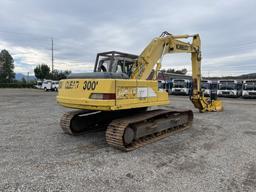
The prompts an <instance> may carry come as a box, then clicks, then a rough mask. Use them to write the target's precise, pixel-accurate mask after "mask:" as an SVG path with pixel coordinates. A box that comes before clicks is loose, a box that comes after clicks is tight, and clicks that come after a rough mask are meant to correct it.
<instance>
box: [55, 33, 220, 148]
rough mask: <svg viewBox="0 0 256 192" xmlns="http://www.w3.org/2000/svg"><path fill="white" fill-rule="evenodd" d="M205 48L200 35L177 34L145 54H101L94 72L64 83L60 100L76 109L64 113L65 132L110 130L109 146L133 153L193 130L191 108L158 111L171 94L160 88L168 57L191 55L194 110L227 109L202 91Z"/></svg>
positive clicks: (167, 35)
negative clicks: (177, 54) (181, 132)
mask: <svg viewBox="0 0 256 192" xmlns="http://www.w3.org/2000/svg"><path fill="white" fill-rule="evenodd" d="M184 39H190V40H191V41H190V42H185V41H184ZM200 47H201V41H200V36H199V34H195V35H172V34H170V33H168V32H166V31H165V32H163V33H162V34H161V35H160V36H159V37H156V38H154V39H153V40H152V41H151V42H150V43H149V44H148V45H147V46H146V47H145V49H144V50H143V51H142V53H141V54H140V55H133V54H128V53H122V52H117V51H109V52H103V53H98V54H97V57H96V61H95V66H94V71H93V72H91V73H77V74H71V75H70V76H69V77H68V78H67V79H63V80H61V81H60V82H59V91H58V95H57V102H58V103H59V104H60V105H62V106H64V107H67V108H72V109H76V110H72V111H69V112H66V113H64V114H63V116H62V117H61V120H60V126H61V128H62V130H63V131H64V133H67V134H70V135H78V134H81V133H86V132H87V131H94V130H98V129H105V130H106V132H105V135H106V136H105V137H106V141H107V143H108V144H109V145H110V146H112V147H115V148H118V149H120V150H123V151H132V150H135V149H137V148H139V147H143V146H144V145H146V144H149V143H152V142H155V141H158V140H160V139H163V138H165V137H167V136H169V135H170V134H172V133H173V132H176V131H180V130H184V129H186V128H189V127H191V124H192V121H193V112H192V110H181V109H177V110H176V109H175V110H169V109H163V108H161V107H159V106H164V105H168V104H169V97H168V93H167V92H166V91H165V90H163V89H160V88H159V87H158V81H157V76H158V73H159V71H160V69H161V62H162V59H163V57H164V56H165V55H166V54H171V53H190V54H191V60H192V83H193V90H192V94H191V96H190V100H191V101H192V103H193V104H194V106H195V107H196V108H197V109H198V110H199V111H200V112H218V111H222V110H223V105H222V102H221V101H220V100H219V99H217V98H215V97H212V98H208V97H204V95H203V93H202V91H201V49H200ZM152 73H153V75H152Z"/></svg>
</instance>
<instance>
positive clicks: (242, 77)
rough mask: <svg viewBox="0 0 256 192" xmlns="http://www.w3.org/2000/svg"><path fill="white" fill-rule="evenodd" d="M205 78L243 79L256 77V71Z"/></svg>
mask: <svg viewBox="0 0 256 192" xmlns="http://www.w3.org/2000/svg"><path fill="white" fill-rule="evenodd" d="M205 79H212V80H216V79H237V80H243V79H256V73H248V74H243V75H238V76H224V77H206V78H205Z"/></svg>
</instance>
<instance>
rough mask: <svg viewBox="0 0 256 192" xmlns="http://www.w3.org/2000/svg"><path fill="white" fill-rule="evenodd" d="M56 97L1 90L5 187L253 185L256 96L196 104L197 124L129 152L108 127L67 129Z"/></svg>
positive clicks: (0, 156) (0, 155) (178, 101)
mask: <svg viewBox="0 0 256 192" xmlns="http://www.w3.org/2000/svg"><path fill="white" fill-rule="evenodd" d="M55 95H56V93H54V92H42V91H40V90H31V89H0V191H181V192H184V191H195V192H198V191H203V192H205V191H256V126H255V124H256V119H255V118H256V116H255V113H256V100H243V99H223V102H224V107H225V111H224V112H221V113H204V114H200V113H198V112H197V111H196V110H194V112H195V113H194V114H195V119H194V123H193V126H192V128H190V129H188V130H185V131H183V132H179V133H175V134H173V135H172V136H170V137H168V138H166V139H164V140H162V141H159V142H157V143H154V144H151V145H147V146H146V147H144V148H141V149H138V150H136V151H132V152H129V153H125V152H121V151H119V150H116V149H113V148H111V147H109V146H108V145H107V144H106V142H105V138H104V132H97V133H89V134H88V135H81V136H76V137H73V136H69V135H66V134H63V133H62V130H61V129H60V128H59V119H60V117H61V115H62V113H63V112H65V111H68V110H69V109H65V108H63V107H60V106H58V105H57V104H56V101H55ZM170 99H171V106H174V107H183V108H190V109H193V106H192V104H191V103H190V101H189V100H188V98H187V97H181V96H180V97H179V96H172V97H171V98H170Z"/></svg>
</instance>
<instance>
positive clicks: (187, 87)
mask: <svg viewBox="0 0 256 192" xmlns="http://www.w3.org/2000/svg"><path fill="white" fill-rule="evenodd" d="M191 90H192V83H191V81H190V80H188V79H174V80H173V85H172V94H173V95H190V93H191Z"/></svg>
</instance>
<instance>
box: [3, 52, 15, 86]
mask: <svg viewBox="0 0 256 192" xmlns="http://www.w3.org/2000/svg"><path fill="white" fill-rule="evenodd" d="M13 69H14V60H13V58H12V56H11V55H10V53H9V52H8V51H7V50H5V49H4V50H2V51H1V52H0V82H11V81H13V80H14V79H15V73H14V72H13Z"/></svg>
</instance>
